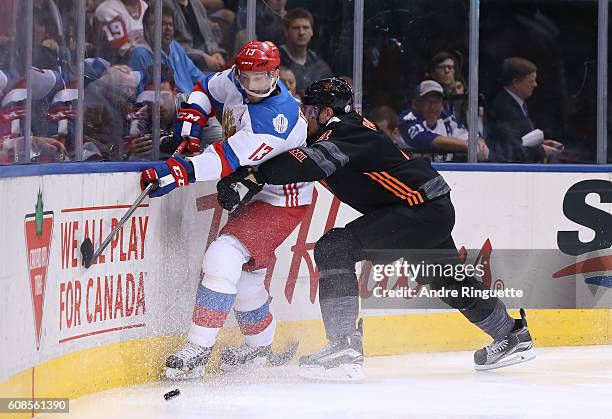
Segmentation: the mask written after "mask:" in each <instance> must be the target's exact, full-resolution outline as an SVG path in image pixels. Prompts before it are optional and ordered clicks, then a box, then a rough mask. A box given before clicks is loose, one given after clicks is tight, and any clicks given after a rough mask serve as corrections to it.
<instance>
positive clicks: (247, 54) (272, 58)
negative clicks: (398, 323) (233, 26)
mask: <svg viewBox="0 0 612 419" xmlns="http://www.w3.org/2000/svg"><path fill="white" fill-rule="evenodd" d="M279 66H280V53H279V51H278V48H277V47H276V45H274V44H273V43H272V42H270V41H250V42H248V43H247V44H246V45H245V46H244V47H243V48H242V49H241V50H240V52H239V53H238V54H237V55H236V59H235V65H234V72H235V77H236V80H237V81H238V83H239V84H240V86H241V87H242V88H243V89H244V90H245V91H246V92H247V93H248V94H249V95H252V96H255V97H266V96H268V95H270V93H272V92H273V91H274V89H275V88H276V83H277V82H278V67H279Z"/></svg>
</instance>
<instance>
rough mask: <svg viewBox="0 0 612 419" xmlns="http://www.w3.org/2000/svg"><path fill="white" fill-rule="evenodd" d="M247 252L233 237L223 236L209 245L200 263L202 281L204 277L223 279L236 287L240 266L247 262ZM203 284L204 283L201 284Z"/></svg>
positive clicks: (248, 256) (248, 257) (240, 271)
mask: <svg viewBox="0 0 612 419" xmlns="http://www.w3.org/2000/svg"><path fill="white" fill-rule="evenodd" d="M250 257H251V255H250V253H249V251H248V250H247V249H246V248H245V247H244V246H243V245H242V243H240V241H239V240H238V239H237V238H235V237H234V236H230V235H223V236H220V237H219V238H217V240H215V241H214V242H212V243H211V244H210V246H209V247H208V250H206V253H205V254H204V262H203V263H202V272H203V274H204V275H203V281H204V280H205V279H206V277H208V276H211V277H216V278H224V279H226V280H227V281H229V282H230V283H232V284H233V285H234V287H235V286H236V284H237V283H238V281H239V280H240V276H241V274H242V265H243V264H244V263H246V262H248V261H249V259H250ZM202 284H204V282H202Z"/></svg>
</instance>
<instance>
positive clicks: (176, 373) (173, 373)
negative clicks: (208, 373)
mask: <svg viewBox="0 0 612 419" xmlns="http://www.w3.org/2000/svg"><path fill="white" fill-rule="evenodd" d="M202 377H204V367H203V366H199V367H195V368H194V369H191V370H180V369H176V368H166V378H167V379H168V380H172V381H184V380H194V379H196V378H202Z"/></svg>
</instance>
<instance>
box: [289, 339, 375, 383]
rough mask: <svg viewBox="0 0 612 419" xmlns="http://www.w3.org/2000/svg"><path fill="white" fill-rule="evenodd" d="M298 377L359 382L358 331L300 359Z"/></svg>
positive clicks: (360, 378)
mask: <svg viewBox="0 0 612 419" xmlns="http://www.w3.org/2000/svg"><path fill="white" fill-rule="evenodd" d="M299 364H300V369H299V372H298V375H299V376H300V377H303V378H307V379H310V380H325V381H361V380H364V379H365V374H364V372H363V344H362V336H361V333H360V331H358V332H356V333H355V334H353V335H350V336H344V337H343V338H341V339H338V340H336V341H333V342H331V341H330V342H329V344H328V345H327V346H326V347H324V348H323V349H321V350H320V351H319V352H315V353H314V354H310V355H306V356H303V357H301V358H300V361H299Z"/></svg>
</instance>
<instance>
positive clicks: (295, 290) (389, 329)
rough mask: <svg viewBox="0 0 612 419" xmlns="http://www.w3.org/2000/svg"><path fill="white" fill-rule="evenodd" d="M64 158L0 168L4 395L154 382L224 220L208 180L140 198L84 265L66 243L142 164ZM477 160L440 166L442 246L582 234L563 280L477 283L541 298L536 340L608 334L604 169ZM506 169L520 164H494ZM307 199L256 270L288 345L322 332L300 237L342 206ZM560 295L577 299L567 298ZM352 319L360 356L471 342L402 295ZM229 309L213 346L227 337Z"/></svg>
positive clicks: (308, 244)
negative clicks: (446, 225)
mask: <svg viewBox="0 0 612 419" xmlns="http://www.w3.org/2000/svg"><path fill="white" fill-rule="evenodd" d="M68 166H70V167H69V169H65V166H64V167H62V166H61V165H49V166H48V167H47V168H45V169H40V167H39V168H38V169H33V168H21V169H15V168H1V169H0V170H1V171H0V196H2V197H3V199H2V202H1V203H0V217H1V218H0V219H2V224H0V237H2V241H1V243H0V255H1V256H0V257H1V259H0V263H1V266H2V274H0V285H1V289H2V291H1V292H0V342H1V343H2V344H1V345H0V348H1V349H0V359H1V360H2V368H1V369H0V394H2V395H4V396H21V397H31V396H33V395H34V396H36V397H42V396H47V397H51V396H66V397H71V398H72V397H77V396H79V395H83V394H87V393H90V392H93V391H99V390H101V389H105V388H111V387H116V386H121V385H127V384H131V383H136V382H145V381H149V380H153V379H156V378H158V376H159V372H160V368H161V365H162V360H163V359H164V358H165V356H166V354H167V353H169V352H170V351H172V350H173V349H174V348H175V347H176V345H177V344H179V343H180V342H181V337H180V336H181V335H182V334H183V333H184V332H185V331H186V330H187V327H188V325H189V322H190V318H191V312H192V308H193V301H194V296H195V290H196V287H197V284H198V278H199V274H200V267H201V261H202V255H203V252H204V250H205V248H206V246H207V245H208V244H209V243H210V242H211V241H212V240H214V238H215V237H216V235H217V233H218V231H219V229H220V227H221V226H222V225H223V224H224V223H225V221H226V219H227V214H226V213H225V212H224V211H222V210H221V209H220V207H219V206H218V205H217V203H216V196H215V188H214V184H212V183H208V182H206V183H198V184H195V185H191V186H189V187H188V188H183V189H180V190H177V191H175V192H173V193H172V194H171V195H169V196H167V197H164V198H161V199H153V200H146V201H145V202H144V203H143V205H142V206H141V207H139V209H138V210H137V211H136V212H135V213H134V215H133V217H131V218H130V220H128V222H127V223H126V225H125V226H124V228H123V229H122V230H121V231H120V233H119V234H118V235H117V236H116V237H115V239H114V240H113V241H112V242H111V244H110V246H109V248H108V249H107V251H106V252H105V253H104V254H103V255H102V256H101V257H100V258H99V259H98V260H97V261H96V263H95V264H94V265H93V266H92V267H91V268H89V269H85V268H84V267H83V266H82V260H81V256H80V252H79V246H80V244H81V243H82V241H83V239H84V238H85V237H90V238H92V240H93V242H94V244H95V245H96V246H97V245H98V244H99V242H100V241H101V240H102V239H103V238H104V237H105V236H106V235H107V234H108V233H109V232H110V230H111V228H112V226H113V223H116V222H117V220H118V219H120V218H121V216H122V215H123V213H124V212H125V211H126V208H127V207H129V205H130V204H131V203H132V201H133V200H134V199H135V197H136V196H137V195H138V193H139V187H138V177H139V174H138V173H137V172H138V170H140V168H142V167H143V165H142V164H112V163H108V164H101V165H98V166H93V165H78V164H74V165H73V164H71V165H68ZM449 168H452V169H454V170H452V171H450V170H448V169H449ZM472 168H473V166H472ZM478 168H479V169H486V170H487V171H470V170H469V169H470V167H469V166H465V167H462V168H461V169H462V170H455V169H458V168H457V166H452V167H449V166H445V167H443V168H440V169H441V170H443V175H444V177H445V178H446V180H447V182H448V183H449V184H450V186H451V188H452V191H453V192H452V198H453V202H454V204H455V207H456V211H457V222H456V226H455V229H454V232H453V236H454V238H455V241H456V243H457V245H458V246H464V247H465V248H466V249H474V250H473V251H471V252H468V260H470V258H474V257H476V254H478V253H481V252H485V253H486V251H487V249H488V250H489V251H491V250H496V249H517V250H518V249H522V250H523V251H525V250H530V249H532V250H533V254H534V255H535V254H536V253H537V252H538V251H540V249H553V250H557V251H558V250H559V249H560V247H561V248H563V249H566V251H567V248H568V242H571V239H572V237H575V238H576V241H577V242H579V243H587V245H585V246H586V247H587V250H584V249H583V250H582V253H581V254H580V255H579V256H577V259H576V260H578V262H579V263H577V264H575V265H574V270H575V271H576V270H577V272H578V275H576V272H574V275H569V274H567V272H566V273H565V274H564V273H563V269H561V268H563V267H555V268H554V269H553V268H551V269H550V270H549V271H546V270H544V271H537V272H534V273H532V275H531V277H530V276H529V275H525V272H521V274H517V273H516V271H520V266H517V265H522V263H520V264H515V265H506V266H503V265H499V264H498V265H496V267H495V269H496V270H494V271H493V272H492V274H491V276H490V278H489V283H488V285H490V287H491V288H495V287H502V288H503V287H506V288H508V287H510V286H511V287H516V288H523V289H525V290H526V292H528V293H531V295H533V299H536V300H537V301H538V302H540V303H542V304H543V305H541V306H537V307H538V308H539V309H535V310H530V312H529V320H530V325H531V328H532V329H533V334H534V336H535V338H536V342H537V344H538V345H577V344H585V345H588V344H606V343H608V344H609V343H612V311H611V310H610V307H611V305H610V301H611V297H610V294H612V292H611V291H610V285H608V284H611V283H612V276H610V275H612V274H611V273H610V270H611V269H612V261H611V260H612V249H611V248H610V247H612V173H611V172H612V168H610V166H607V167H602V166H598V167H588V166H581V167H571V166H563V167H560V168H558V169H559V170H564V171H565V172H560V171H558V172H555V171H554V170H555V168H554V167H550V166H548V167H546V166H529V167H525V166H517V167H511V166H495V165H486V166H485V165H479V166H478ZM9 169H10V171H9ZM444 169H446V170H444ZM517 169H518V170H529V172H526V171H516V172H513V171H508V170H517ZM67 170H70V171H71V173H66V171H67ZM544 170H546V171H544ZM550 170H552V171H550ZM568 170H569V172H568ZM79 171H81V172H89V173H86V174H83V173H78V172H79ZM93 171H102V172H103V173H92V172H93ZM311 209H312V210H311V211H310V212H309V214H308V215H307V217H306V218H305V219H304V221H303V222H302V224H301V225H300V226H299V227H298V228H297V229H296V230H295V231H294V232H293V233H292V234H291V236H290V237H289V238H288V239H287V240H286V241H285V242H284V243H283V244H282V245H281V246H280V247H279V248H278V249H277V252H276V256H277V261H276V263H275V265H274V267H273V269H270V270H269V272H268V277H269V281H270V295H271V297H272V310H273V312H274V314H275V316H276V318H277V319H278V321H279V323H280V324H279V329H278V333H277V335H278V336H277V341H278V342H277V343H276V344H275V345H276V346H278V347H282V345H283V344H284V343H285V342H287V341H288V340H290V339H295V338H297V339H299V340H300V344H301V346H300V351H301V352H308V351H310V350H312V349H314V348H316V347H318V346H319V345H321V344H322V343H323V342H324V334H323V330H322V325H321V322H320V320H319V319H320V315H319V311H318V303H317V300H316V289H317V277H318V276H317V273H316V270H315V267H314V261H313V259H312V247H313V245H314V242H315V241H316V240H317V239H318V237H320V236H321V235H322V234H323V233H324V232H325V231H326V230H328V229H329V228H331V227H334V226H343V225H344V224H346V223H347V222H348V221H350V220H351V219H353V218H354V217H355V216H357V215H358V214H357V213H356V212H355V211H353V210H352V209H350V208H348V207H346V206H344V205H342V204H340V203H339V202H338V201H337V200H336V199H335V198H334V197H333V196H332V195H331V194H330V193H329V192H328V191H327V190H325V189H324V188H322V187H320V185H318V186H317V192H316V194H315V202H314V205H313V206H312V207H311ZM270 222H273V220H270ZM602 226H603V227H602ZM606 226H608V227H607V228H606ZM594 230H595V231H598V233H597V234H595V232H594ZM560 233H561V234H560ZM560 241H561V242H563V243H561V245H560ZM589 243H590V244H589ZM588 246H592V249H597V250H592V251H588ZM570 247H571V246H570ZM579 247H580V246H579ZM582 247H584V246H582ZM474 252H476V253H474ZM535 257H537V256H533V258H535ZM528 258H529V253H528V254H527V259H528ZM593 261H595V262H593ZM525 265H529V263H528V261H525ZM594 265H595V267H594V268H593V266H594ZM589 266H590V269H585V267H589ZM566 268H567V267H566ZM367 269H368V268H367V267H365V266H363V267H360V268H359V272H360V273H364V274H363V275H360V279H361V283H360V285H361V287H360V292H361V295H362V297H364V298H372V283H371V282H368V281H367V275H365V272H367ZM570 271H571V269H570ZM606 278H608V279H606ZM398 280H399V278H389V280H388V281H386V282H385V286H386V287H387V288H389V289H391V288H393V286H394V284H395V285H396V286H397V282H398ZM562 282H564V283H565V285H567V284H568V283H569V284H572V285H573V284H575V287H574V290H575V294H574V295H572V296H569V297H568V295H564V294H563V293H562V292H556V290H557V289H556V288H554V286H555V284H560V283H562ZM551 287H552V288H551ZM565 289H567V287H565ZM550 290H553V292H550ZM572 298H573V300H572ZM572 302H573V304H574V306H573V307H579V308H570V307H572ZM507 304H508V305H509V306H511V307H514V306H513V304H512V302H511V301H507ZM534 307H535V306H534ZM362 314H363V315H364V317H365V330H366V334H365V350H366V353H367V354H368V355H382V354H397V353H404V352H409V351H445V350H460V349H471V348H474V347H476V346H478V345H481V344H483V343H485V342H486V341H487V338H486V337H485V336H483V335H482V334H481V333H480V332H479V331H478V330H477V329H476V328H474V327H473V326H470V325H469V324H466V322H465V320H464V318H463V317H462V316H461V315H459V314H457V313H453V312H450V311H448V310H444V309H443V307H442V306H440V307H435V306H430V305H429V304H426V303H424V302H419V301H416V300H415V301H407V302H406V305H404V306H402V308H401V309H400V308H399V307H387V308H385V309H371V310H364V311H363V313H362ZM230 317H231V318H230V319H228V323H227V325H228V326H229V327H231V328H230V329H228V330H226V331H225V332H224V333H223V335H222V338H221V340H220V344H219V346H222V345H223V344H228V343H232V342H237V341H238V340H239V333H238V332H237V330H236V328H234V327H232V326H235V321H234V319H233V316H230Z"/></svg>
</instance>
